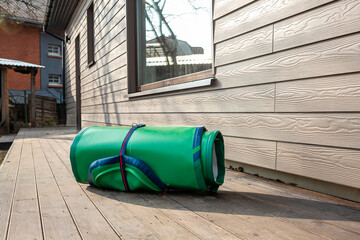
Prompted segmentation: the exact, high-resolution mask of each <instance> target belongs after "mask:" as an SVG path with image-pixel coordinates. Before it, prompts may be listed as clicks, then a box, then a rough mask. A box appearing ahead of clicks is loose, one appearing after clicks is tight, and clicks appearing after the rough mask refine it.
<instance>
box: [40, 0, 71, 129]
mask: <svg viewBox="0 0 360 240" xmlns="http://www.w3.org/2000/svg"><path fill="white" fill-rule="evenodd" d="M53 2H54V0H49V4H48V6H47V9H46V16H45V25H44V32H45V33H47V34H49V35H50V36H52V37H54V38H56V39H58V40H60V41H61V42H62V78H63V86H62V89H63V96H62V103H63V104H64V114H65V125H66V102H65V41H64V39H63V38H61V37H59V36H57V35H55V34H53V33H51V32H48V31H47V26H48V23H49V16H50V14H51V9H52V5H53Z"/></svg>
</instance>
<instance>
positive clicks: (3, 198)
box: [0, 130, 23, 239]
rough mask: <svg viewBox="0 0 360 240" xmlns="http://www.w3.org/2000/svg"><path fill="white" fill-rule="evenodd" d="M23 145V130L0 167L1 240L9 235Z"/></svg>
mask: <svg viewBox="0 0 360 240" xmlns="http://www.w3.org/2000/svg"><path fill="white" fill-rule="evenodd" d="M22 144H23V131H22V130H21V131H20V132H19V133H18V135H17V136H16V139H15V141H14V142H13V144H12V145H11V147H10V149H9V152H8V154H7V155H6V157H5V159H4V161H3V164H2V165H1V167H0V203H1V204H0V239H5V238H6V234H7V229H8V224H9V218H10V214H11V208H12V202H13V196H14V189H15V183H16V177H17V172H18V168H19V163H20V155H21V149H22Z"/></svg>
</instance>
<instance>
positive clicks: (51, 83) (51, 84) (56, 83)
mask: <svg viewBox="0 0 360 240" xmlns="http://www.w3.org/2000/svg"><path fill="white" fill-rule="evenodd" d="M50 76H51V77H58V79H59V82H50ZM48 85H49V86H62V84H61V76H60V75H59V74H49V77H48Z"/></svg>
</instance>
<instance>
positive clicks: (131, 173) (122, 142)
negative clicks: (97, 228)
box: [70, 125, 225, 192]
mask: <svg viewBox="0 0 360 240" xmlns="http://www.w3.org/2000/svg"><path fill="white" fill-rule="evenodd" d="M70 160H71V166H72V170H73V173H74V176H75V178H76V180H77V181H78V182H82V183H89V184H91V185H93V186H95V187H98V188H109V189H117V190H121V191H137V190H146V191H148V190H152V191H166V190H171V189H184V190H202V191H213V192H216V191H217V189H218V188H219V186H220V185H221V184H222V183H223V182H224V176H225V166H224V140H223V137H222V135H221V133H220V132H219V131H212V132H208V131H206V129H205V128H204V127H148V126H145V125H135V126H133V127H96V126H94V127H88V128H84V129H82V130H81V131H80V132H79V133H78V134H77V136H76V137H75V139H74V141H73V143H72V145H71V149H70Z"/></svg>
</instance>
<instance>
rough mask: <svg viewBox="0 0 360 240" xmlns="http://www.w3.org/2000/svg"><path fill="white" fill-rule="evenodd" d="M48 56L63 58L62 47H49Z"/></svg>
mask: <svg viewBox="0 0 360 240" xmlns="http://www.w3.org/2000/svg"><path fill="white" fill-rule="evenodd" d="M48 55H52V56H61V53H60V46H59V45H49V46H48Z"/></svg>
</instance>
